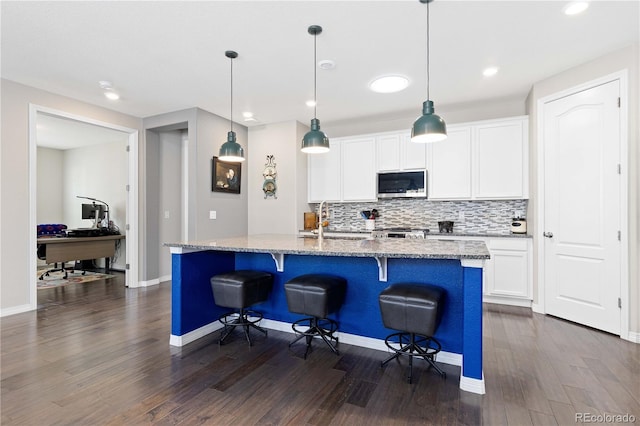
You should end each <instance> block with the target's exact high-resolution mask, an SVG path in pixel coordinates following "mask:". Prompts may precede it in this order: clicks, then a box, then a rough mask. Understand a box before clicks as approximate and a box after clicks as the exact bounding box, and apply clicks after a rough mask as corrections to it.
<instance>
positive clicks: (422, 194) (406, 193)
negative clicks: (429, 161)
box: [378, 169, 427, 198]
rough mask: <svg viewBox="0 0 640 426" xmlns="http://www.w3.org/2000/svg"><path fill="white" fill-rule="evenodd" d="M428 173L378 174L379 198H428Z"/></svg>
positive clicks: (422, 171)
mask: <svg viewBox="0 0 640 426" xmlns="http://www.w3.org/2000/svg"><path fill="white" fill-rule="evenodd" d="M426 197H427V171H426V170H424V169H422V170H407V171H401V172H380V173H378V198H426Z"/></svg>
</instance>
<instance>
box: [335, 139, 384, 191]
mask: <svg viewBox="0 0 640 426" xmlns="http://www.w3.org/2000/svg"><path fill="white" fill-rule="evenodd" d="M342 200H343V201H376V200H377V194H376V140H375V138H374V137H367V138H360V139H343V140H342Z"/></svg>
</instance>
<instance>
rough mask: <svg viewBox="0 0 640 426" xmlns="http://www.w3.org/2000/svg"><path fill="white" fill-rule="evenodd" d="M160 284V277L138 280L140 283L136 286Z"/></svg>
mask: <svg viewBox="0 0 640 426" xmlns="http://www.w3.org/2000/svg"><path fill="white" fill-rule="evenodd" d="M158 284H160V279H159V278H155V279H153V280H147V281H138V285H137V286H136V287H151V286H152V285H158Z"/></svg>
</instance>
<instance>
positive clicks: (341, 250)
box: [164, 234, 489, 259]
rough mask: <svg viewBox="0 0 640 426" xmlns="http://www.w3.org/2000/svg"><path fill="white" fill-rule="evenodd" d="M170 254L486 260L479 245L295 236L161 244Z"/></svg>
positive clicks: (485, 248) (267, 236)
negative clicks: (204, 252) (200, 252)
mask: <svg viewBox="0 0 640 426" xmlns="http://www.w3.org/2000/svg"><path fill="white" fill-rule="evenodd" d="M164 245H165V246H166V247H171V248H172V252H180V251H181V250H182V249H185V250H219V251H233V252H245V253H272V254H302V255H314V256H347V257H391V258H414V259H489V250H488V249H487V246H486V244H485V243H484V242H483V241H441V240H426V239H425V240H405V239H395V238H391V239H383V240H380V239H369V238H362V239H353V238H344V239H342V238H325V239H324V240H323V241H320V240H318V238H317V237H302V236H297V235H275V234H273V235H270V234H264V235H250V236H242V237H233V238H219V239H213V240H206V241H192V242H177V243H165V244H164Z"/></svg>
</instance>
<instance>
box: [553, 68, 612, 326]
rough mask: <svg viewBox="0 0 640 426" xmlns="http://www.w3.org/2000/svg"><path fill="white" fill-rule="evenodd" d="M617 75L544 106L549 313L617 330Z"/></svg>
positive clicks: (588, 324)
mask: <svg viewBox="0 0 640 426" xmlns="http://www.w3.org/2000/svg"><path fill="white" fill-rule="evenodd" d="M619 96H620V82H619V80H615V81H612V82H609V83H606V84H602V85H599V86H595V87H592V88H590V89H587V90H584V91H581V92H578V93H575V94H572V95H570V96H566V97H564V98H561V99H557V100H554V101H551V102H547V103H546V104H545V105H544V112H543V114H544V117H543V120H544V135H543V144H544V230H543V231H544V235H545V237H546V238H545V241H544V262H545V267H544V268H545V269H544V280H545V282H544V285H545V305H546V311H547V313H548V314H551V315H555V316H558V317H561V318H565V319H568V320H570V321H574V322H577V323H580V324H584V325H587V326H590V327H594V328H598V329H600V330H604V331H608V332H611V333H615V334H620V318H621V314H620V308H619V307H618V299H619V297H620V287H621V243H620V241H619V238H620V236H619V232H620V229H621V228H620V227H621V212H620V209H621V205H620V188H621V182H620V174H619V173H620V172H619V164H620V149H621V148H620V147H621V145H620V144H621V140H620V109H619V106H618V105H619V104H618V99H619Z"/></svg>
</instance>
